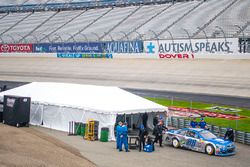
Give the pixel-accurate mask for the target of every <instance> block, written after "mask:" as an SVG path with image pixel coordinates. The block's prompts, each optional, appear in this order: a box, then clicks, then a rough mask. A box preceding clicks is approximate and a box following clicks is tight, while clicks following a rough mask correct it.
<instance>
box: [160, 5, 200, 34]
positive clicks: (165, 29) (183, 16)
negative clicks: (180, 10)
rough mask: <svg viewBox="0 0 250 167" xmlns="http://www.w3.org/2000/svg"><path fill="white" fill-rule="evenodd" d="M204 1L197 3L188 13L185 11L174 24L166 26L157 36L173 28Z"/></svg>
mask: <svg viewBox="0 0 250 167" xmlns="http://www.w3.org/2000/svg"><path fill="white" fill-rule="evenodd" d="M203 3H204V2H203V1H201V2H200V3H198V4H197V5H195V6H194V7H193V8H191V9H190V10H188V11H187V12H186V13H184V14H183V15H182V16H181V17H179V18H177V19H176V20H175V21H174V22H173V23H172V24H170V25H168V26H167V27H166V28H164V29H163V30H161V31H160V32H159V33H158V34H157V36H160V35H162V34H163V33H164V32H166V31H167V30H168V29H169V28H171V27H172V26H174V25H175V24H176V23H178V22H179V21H180V20H182V19H184V18H185V17H186V16H187V15H188V14H189V13H191V12H192V11H194V10H195V9H196V8H198V7H199V6H201V5H202V4H203Z"/></svg>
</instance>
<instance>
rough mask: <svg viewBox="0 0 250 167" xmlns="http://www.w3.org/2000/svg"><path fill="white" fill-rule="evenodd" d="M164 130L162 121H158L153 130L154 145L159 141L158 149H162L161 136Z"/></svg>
mask: <svg viewBox="0 0 250 167" xmlns="http://www.w3.org/2000/svg"><path fill="white" fill-rule="evenodd" d="M165 129H167V128H166V127H165V126H163V121H160V122H159V123H158V125H157V126H156V128H155V140H154V143H157V142H158V141H159V144H160V147H162V135H163V134H162V133H163V131H164V130H165Z"/></svg>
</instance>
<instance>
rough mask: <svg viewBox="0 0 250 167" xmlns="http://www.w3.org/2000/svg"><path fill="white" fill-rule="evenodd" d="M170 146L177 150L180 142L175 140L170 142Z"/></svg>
mask: <svg viewBox="0 0 250 167" xmlns="http://www.w3.org/2000/svg"><path fill="white" fill-rule="evenodd" d="M172 145H173V146H174V148H179V147H180V142H179V140H177V139H173V140H172Z"/></svg>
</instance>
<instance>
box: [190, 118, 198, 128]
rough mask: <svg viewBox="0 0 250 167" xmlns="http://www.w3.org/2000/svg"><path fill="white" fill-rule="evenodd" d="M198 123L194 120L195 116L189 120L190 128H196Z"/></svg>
mask: <svg viewBox="0 0 250 167" xmlns="http://www.w3.org/2000/svg"><path fill="white" fill-rule="evenodd" d="M197 126H198V123H197V121H196V118H193V119H192V121H191V122H190V127H191V128H197Z"/></svg>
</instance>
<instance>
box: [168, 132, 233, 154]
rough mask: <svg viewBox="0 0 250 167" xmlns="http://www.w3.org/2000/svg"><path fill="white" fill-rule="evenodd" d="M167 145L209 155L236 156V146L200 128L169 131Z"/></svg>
mask: <svg viewBox="0 0 250 167" xmlns="http://www.w3.org/2000/svg"><path fill="white" fill-rule="evenodd" d="M165 136H166V138H165V141H166V144H170V145H173V146H174V147H175V148H179V147H181V148H186V149H190V150H194V151H198V152H204V153H207V154H209V155H218V156H228V155H234V154H235V149H236V147H235V145H234V143H233V142H231V141H227V140H224V139H221V138H218V137H216V136H215V135H214V134H213V133H211V132H210V131H208V130H204V129H199V128H183V129H179V130H169V131H167V132H166V135H165Z"/></svg>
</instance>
